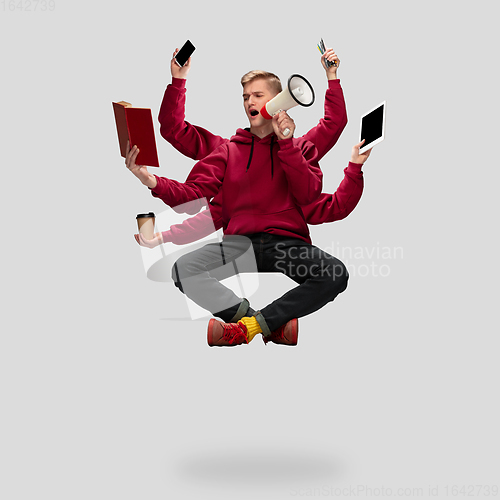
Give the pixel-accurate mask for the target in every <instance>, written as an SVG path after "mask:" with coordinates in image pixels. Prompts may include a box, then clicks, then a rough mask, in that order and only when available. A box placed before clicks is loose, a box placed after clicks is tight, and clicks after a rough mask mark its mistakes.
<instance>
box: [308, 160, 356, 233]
mask: <svg viewBox="0 0 500 500" xmlns="http://www.w3.org/2000/svg"><path fill="white" fill-rule="evenodd" d="M361 167H362V164H359V163H352V162H349V165H348V166H347V167H346V168H345V169H344V178H343V179H342V181H341V183H340V184H339V187H338V188H337V190H336V191H335V193H333V194H329V193H322V194H321V195H320V197H319V198H318V199H317V200H316V201H315V202H313V203H311V204H309V205H306V206H303V207H302V210H303V212H304V217H305V218H306V221H307V223H308V224H323V223H324V222H334V221H336V220H341V219H344V218H345V217H347V216H348V215H349V214H350V213H351V212H352V211H353V210H354V209H355V208H356V205H357V204H358V202H359V200H360V199H361V195H362V194H363V187H364V178H363V172H362V171H361Z"/></svg>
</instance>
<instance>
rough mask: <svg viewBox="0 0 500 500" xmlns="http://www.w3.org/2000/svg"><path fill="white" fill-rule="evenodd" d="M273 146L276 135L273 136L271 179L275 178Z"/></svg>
mask: <svg viewBox="0 0 500 500" xmlns="http://www.w3.org/2000/svg"><path fill="white" fill-rule="evenodd" d="M273 146H274V135H273V136H272V137H271V179H273V178H274V160H273Z"/></svg>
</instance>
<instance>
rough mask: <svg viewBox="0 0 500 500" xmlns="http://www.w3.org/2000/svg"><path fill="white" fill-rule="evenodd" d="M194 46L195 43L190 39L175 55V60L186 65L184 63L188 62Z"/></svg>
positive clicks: (180, 64)
mask: <svg viewBox="0 0 500 500" xmlns="http://www.w3.org/2000/svg"><path fill="white" fill-rule="evenodd" d="M194 48H195V47H194V45H193V44H192V43H191V42H190V41H189V40H188V41H187V42H186V43H185V44H184V45H183V46H182V48H181V50H179V52H177V54H176V56H175V60H176V61H177V63H178V64H179V66H184V64H186V62H187V60H188V59H189V58H190V57H191V54H192V53H193V52H194Z"/></svg>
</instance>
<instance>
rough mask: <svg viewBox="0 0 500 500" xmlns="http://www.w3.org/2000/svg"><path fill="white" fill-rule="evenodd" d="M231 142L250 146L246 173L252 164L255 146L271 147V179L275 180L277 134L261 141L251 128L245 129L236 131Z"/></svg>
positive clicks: (267, 136)
mask: <svg viewBox="0 0 500 500" xmlns="http://www.w3.org/2000/svg"><path fill="white" fill-rule="evenodd" d="M230 142H234V143H237V144H250V153H249V156H248V162H247V166H246V171H248V169H249V168H250V165H251V164H252V160H253V153H254V148H255V144H256V143H258V144H259V145H261V146H265V145H269V156H270V158H271V178H274V159H273V147H274V144H275V143H276V142H277V137H276V134H274V133H272V134H269V135H266V137H263V138H262V139H261V138H260V137H257V136H256V135H254V134H252V132H250V129H249V128H245V129H242V128H239V129H238V130H237V131H236V133H235V134H234V135H233V136H232V137H231V139H230Z"/></svg>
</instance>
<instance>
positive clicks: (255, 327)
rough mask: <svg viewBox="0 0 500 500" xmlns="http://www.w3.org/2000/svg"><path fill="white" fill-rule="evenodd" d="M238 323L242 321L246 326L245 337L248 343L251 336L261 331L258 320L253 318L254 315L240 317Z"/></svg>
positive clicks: (251, 338)
mask: <svg viewBox="0 0 500 500" xmlns="http://www.w3.org/2000/svg"><path fill="white" fill-rule="evenodd" d="M238 323H243V324H244V325H245V326H246V328H247V339H248V342H249V343H250V342H251V341H252V340H253V338H254V337H255V336H256V335H257V334H258V333H262V329H261V328H260V325H259V323H258V321H257V320H256V319H255V317H253V316H252V317H251V318H250V317H248V316H245V317H244V318H241V319H240V320H239V321H238Z"/></svg>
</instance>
